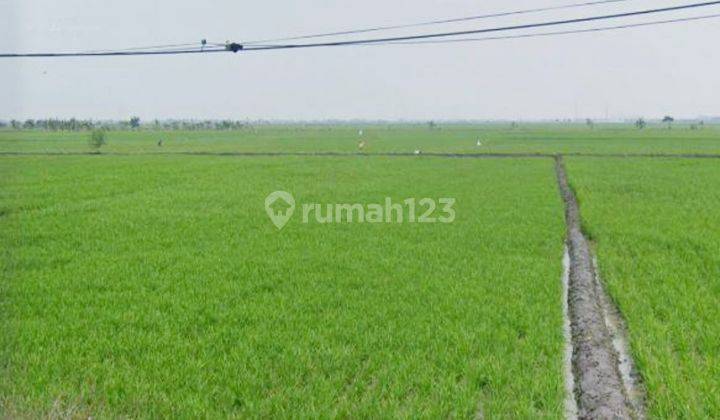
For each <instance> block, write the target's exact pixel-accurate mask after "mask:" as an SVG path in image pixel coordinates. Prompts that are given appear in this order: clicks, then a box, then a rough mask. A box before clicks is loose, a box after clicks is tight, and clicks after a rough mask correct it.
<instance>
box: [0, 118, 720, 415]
mask: <svg viewBox="0 0 720 420" xmlns="http://www.w3.org/2000/svg"><path fill="white" fill-rule="evenodd" d="M360 128H362V129H363V136H362V140H364V141H365V142H366V146H365V148H364V149H363V150H362V151H359V150H358V141H360V140H361V138H360V137H359V136H358V130H359V129H360ZM88 137H89V133H84V132H43V131H21V132H18V131H0V238H2V253H3V258H2V260H0V261H2V262H1V263H0V264H1V267H2V272H3V276H2V280H1V281H0V331H2V333H1V334H0V416H2V417H8V418H37V417H70V418H88V417H90V416H91V417H94V418H117V417H131V418H156V417H180V418H195V417H202V418H216V417H301V418H307V417H321V418H326V417H345V418H347V417H411V418H417V417H422V418H438V417H463V418H469V417H476V416H478V415H479V414H481V415H483V416H484V417H485V418H562V417H563V416H564V415H565V409H564V404H565V399H566V394H565V388H564V386H565V385H564V377H563V346H564V338H563V330H562V324H563V306H562V283H561V275H562V271H563V267H562V256H563V248H564V240H565V221H564V217H563V202H562V199H561V197H560V195H559V193H558V188H557V183H556V178H555V169H554V164H555V163H554V160H553V159H552V156H549V155H553V154H564V155H566V157H565V162H566V166H567V170H568V175H569V178H570V183H571V185H572V187H573V189H574V190H575V191H576V193H577V196H578V199H579V202H580V206H581V212H582V216H583V223H584V227H585V231H586V232H585V233H586V234H587V235H588V237H590V239H591V240H592V242H593V246H594V248H595V251H596V254H597V258H598V264H599V268H600V273H601V276H602V278H603V280H604V282H605V284H606V287H607V289H608V291H609V293H610V295H611V297H612V298H613V300H614V301H615V303H616V304H617V305H618V307H619V308H620V310H621V313H622V315H623V317H624V318H625V320H626V322H627V325H628V329H629V338H630V345H631V351H632V355H633V357H634V359H635V361H636V363H637V365H638V369H639V372H640V374H641V377H642V381H643V384H644V386H645V387H646V389H647V402H646V405H647V413H648V417H651V418H703V417H704V418H712V417H718V416H720V371H719V370H718V366H720V323H719V322H718V320H719V319H720V312H719V310H718V308H720V228H718V226H719V225H718V223H719V222H720V159H716V158H709V157H692V158H691V157H688V156H687V155H712V154H720V128H716V127H713V126H707V127H705V128H703V129H701V130H690V129H689V128H687V127H682V126H677V127H675V128H673V129H672V130H667V129H662V128H659V127H655V128H648V129H645V130H636V129H634V128H629V127H623V126H620V125H613V126H596V128H595V129H589V128H588V127H584V126H560V125H534V126H527V127H519V128H510V127H508V126H501V125H479V126H470V125H463V126H447V127H445V126H443V127H441V128H440V129H435V130H430V129H428V128H427V127H424V126H410V125H385V126H380V125H372V126H365V127H360V126H300V125H297V126H261V127H258V128H255V129H244V130H238V131H225V132H220V131H208V132H197V131H168V132H154V131H147V130H141V131H133V132H109V133H108V135H107V141H108V143H107V145H106V146H103V147H102V148H101V149H100V153H99V154H90V152H91V149H90V147H89V146H88ZM160 140H163V145H162V146H161V147H160V146H158V144H157V143H158V141H160ZM478 140H480V141H481V145H480V146H478V145H477V141H478ZM415 151H420V152H421V153H420V154H419V155H413V156H387V155H380V154H383V153H401V154H405V153H410V154H413V153H415ZM297 152H301V153H308V154H311V153H315V152H323V153H327V152H332V153H337V154H339V155H336V156H310V155H307V156H305V155H295V156H260V155H250V156H248V155H239V154H241V153H251V154H252V153H297ZM233 153H237V154H238V155H233ZM375 153H377V154H378V155H374V154H375ZM427 153H457V154H463V153H465V154H482V153H485V154H491V155H492V154H515V153H517V154H523V155H527V154H531V155H532V154H539V155H541V156H537V157H528V156H517V157H488V158H450V157H439V156H423V154H427ZM583 154H585V156H583ZM628 154H629V155H632V154H642V155H644V156H643V157H622V156H620V155H628ZM672 154H678V155H684V156H683V157H667V156H666V157H651V156H649V155H672ZM545 155H548V156H545ZM589 155H591V156H589ZM601 155H607V156H601ZM276 190H284V191H288V192H291V193H292V194H293V196H294V198H295V200H296V201H298V203H305V202H312V203H363V204H366V203H380V202H383V201H384V200H385V199H387V198H390V199H392V200H394V201H395V202H402V201H403V200H406V199H409V198H414V199H417V200H420V199H422V198H426V197H427V198H432V199H437V198H441V197H452V198H454V199H455V207H454V209H455V212H456V218H455V220H454V221H453V222H452V223H396V222H391V223H326V224H321V223H317V222H315V221H312V220H311V221H310V223H302V222H301V220H300V216H299V214H298V213H297V212H298V211H299V210H296V214H295V215H294V216H293V218H292V219H291V220H290V222H288V224H287V225H286V226H285V227H284V228H283V229H282V230H278V229H277V228H276V227H275V226H274V225H273V224H272V223H271V222H270V220H269V219H268V215H267V214H266V210H265V207H264V200H265V197H266V196H267V195H268V194H269V193H271V192H273V191H276Z"/></svg>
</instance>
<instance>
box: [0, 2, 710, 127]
mask: <svg viewBox="0 0 720 420" xmlns="http://www.w3.org/2000/svg"><path fill="white" fill-rule="evenodd" d="M574 2H580V0H514V1H499V0H488V1H470V0H443V1H439V0H435V1H431V0H401V1H399V0H363V1H330V0H295V1H292V0H276V1H237V0H235V1H231V0H225V1H220V0H218V1H211V0H205V1H202V0H194V1H185V0H123V1H97V0H62V1H58V0H0V28H2V31H1V33H2V36H1V37H0V51H2V52H38V51H67V50H88V49H98V48H125V47H134V46H144V45H158V44H174V43H184V42H195V41H197V42H198V43H199V40H200V39H202V38H207V39H208V40H210V41H214V42H224V41H226V40H235V41H239V42H241V41H243V40H249V39H258V38H260V39H262V38H267V37H276V36H285V35H296V34H304V33H315V32H325V31H335V30H344V29H352V28H359V27H365V26H375V25H386V24H396V23H412V22H416V21H424V20H428V19H440V18H454V17H460V16H466V15H477V14H484V13H492V12H500V11H508V10H518V9H525V8H535V7H542V6H551V5H561V4H568V3H574ZM693 2H697V0H695V1H694V0H679V1H678V0H674V1H663V0H653V1H646V0H629V1H626V2H624V3H617V4H612V5H604V6H593V7H586V8H580V9H572V10H566V11H554V12H547V13H540V14H533V15H525V16H514V17H506V18H501V19H490V20H482V21H473V22H468V23H463V24H460V25H458V24H454V25H444V26H436V27H427V28H414V29H412V30H405V31H395V32H391V33H390V34H406V33H408V32H432V31H438V30H442V31H445V30H462V29H474V28H484V27H491V26H498V25H507V24H517V23H528V22H537V21H542V20H554V19H557V18H565V17H581V16H590V15H595V14H606V13H609V12H616V11H629V10H636V9H643V8H649V7H662V6H668V5H677V4H686V3H693ZM701 14H720V6H712V7H707V8H703V9H696V10H694V11H685V12H675V13H671V14H660V15H657V16H649V17H647V16H646V17H643V18H632V19H624V20H622V21H621V20H614V21H610V22H606V23H595V24H592V25H585V26H582V25H576V26H570V27H567V26H566V27H564V28H578V27H589V26H600V25H609V24H615V23H621V22H622V23H630V22H641V21H648V20H660V19H667V18H670V17H684V16H696V15H701ZM547 30H548V29H544V30H543V31H547ZM550 30H553V29H550ZM376 35H380V34H372V33H371V34H365V35H361V36H376ZM0 92H1V95H0V97H1V98H2V99H0V119H10V118H18V119H24V118H39V117H51V116H54V117H72V116H75V117H79V118H95V119H104V118H127V117H128V116H130V115H135V114H136V115H139V116H140V117H141V118H142V119H146V120H147V119H153V118H233V119H245V118H250V119H257V118H267V119H325V118H341V119H344V118H364V119H500V118H503V119H508V118H511V119H530V118H564V117H581V118H585V117H592V118H599V117H603V116H605V115H606V113H608V115H609V116H610V117H611V118H619V117H635V116H645V117H657V116H662V115H664V114H672V115H675V116H678V117H682V116H695V115H720V19H718V18H716V19H710V20H705V21H696V22H689V23H680V24H669V25H664V26H653V27H646V28H637V29H628V30H621V31H614V32H605V33H591V34H580V35H570V36H557V37H545V38H533V39H518V40H506V41H492V42H478V43H463V44H440V45H413V46H361V47H357V46H356V47H347V48H323V49H307V50H285V51H272V52H246V53H238V54H206V55H192V56H161V57H142V56H141V57H127V58H117V57H103V58H63V59H0Z"/></svg>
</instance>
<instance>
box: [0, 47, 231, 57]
mask: <svg viewBox="0 0 720 420" xmlns="http://www.w3.org/2000/svg"><path fill="white" fill-rule="evenodd" d="M228 51H231V50H228V49H227V48H205V49H204V50H199V49H198V50H163V51H106V52H74V53H73V52H63V53H24V54H0V58H20V57H25V58H39V57H48V58H51V57H109V56H129V55H179V54H205V53H217V52H228Z"/></svg>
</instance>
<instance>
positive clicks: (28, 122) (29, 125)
mask: <svg viewBox="0 0 720 420" xmlns="http://www.w3.org/2000/svg"><path fill="white" fill-rule="evenodd" d="M23 128H24V129H26V130H32V129H33V128H35V121H34V120H25V123H24V124H23Z"/></svg>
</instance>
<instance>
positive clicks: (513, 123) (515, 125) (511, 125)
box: [510, 121, 518, 128]
mask: <svg viewBox="0 0 720 420" xmlns="http://www.w3.org/2000/svg"><path fill="white" fill-rule="evenodd" d="M517 126H518V123H517V121H513V122H511V123H510V128H517Z"/></svg>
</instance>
